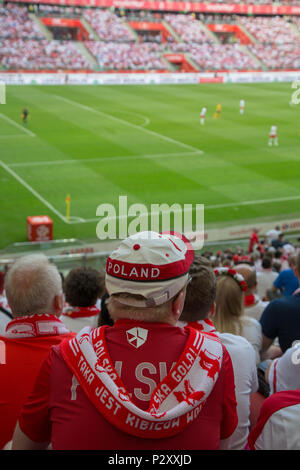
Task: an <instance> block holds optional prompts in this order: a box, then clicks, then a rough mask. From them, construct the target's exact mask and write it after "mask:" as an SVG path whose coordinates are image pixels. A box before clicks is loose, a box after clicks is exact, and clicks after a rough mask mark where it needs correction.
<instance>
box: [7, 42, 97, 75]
mask: <svg viewBox="0 0 300 470" xmlns="http://www.w3.org/2000/svg"><path fill="white" fill-rule="evenodd" d="M0 64H2V65H3V66H4V67H5V68H8V69H25V70H37V69H40V70H43V69H44V70H62V69H72V70H85V69H91V68H92V65H91V64H90V62H89V61H88V60H87V59H86V58H85V57H83V55H81V53H80V51H79V49H78V48H77V46H76V45H75V44H74V43H73V42H70V41H54V40H52V41H48V40H46V39H43V40H39V41H35V40H30V39H29V40H23V39H2V40H1V39H0Z"/></svg>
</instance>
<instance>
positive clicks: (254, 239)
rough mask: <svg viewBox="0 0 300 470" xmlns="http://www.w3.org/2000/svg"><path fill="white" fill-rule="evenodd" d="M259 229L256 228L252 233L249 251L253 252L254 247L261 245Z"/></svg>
mask: <svg viewBox="0 0 300 470" xmlns="http://www.w3.org/2000/svg"><path fill="white" fill-rule="evenodd" d="M257 234H258V230H257V229H256V228H254V229H253V232H252V235H251V237H250V240H249V247H248V251H249V253H253V251H254V249H255V248H256V247H257V246H258V245H259V239H258V235H257Z"/></svg>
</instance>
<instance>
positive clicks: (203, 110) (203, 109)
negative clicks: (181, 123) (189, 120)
mask: <svg viewBox="0 0 300 470" xmlns="http://www.w3.org/2000/svg"><path fill="white" fill-rule="evenodd" d="M205 114H206V108H202V111H201V114H200V116H201V117H204V116H205Z"/></svg>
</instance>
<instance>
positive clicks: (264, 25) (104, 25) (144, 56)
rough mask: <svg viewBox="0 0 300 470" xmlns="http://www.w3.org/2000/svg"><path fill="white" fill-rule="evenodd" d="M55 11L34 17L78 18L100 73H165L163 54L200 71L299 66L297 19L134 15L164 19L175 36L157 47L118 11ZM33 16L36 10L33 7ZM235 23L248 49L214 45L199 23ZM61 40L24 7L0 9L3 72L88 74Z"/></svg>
mask: <svg viewBox="0 0 300 470" xmlns="http://www.w3.org/2000/svg"><path fill="white" fill-rule="evenodd" d="M59 9H60V7H58V6H45V7H43V6H40V7H39V9H38V12H37V13H38V14H43V12H44V13H45V14H46V13H47V14H53V15H57V14H58V12H59V13H60V14H61V15H69V16H70V15H71V16H74V15H75V16H76V15H78V16H80V15H81V16H83V17H84V18H85V20H86V21H87V22H88V23H89V24H90V26H91V28H92V29H93V30H94V31H95V33H96V35H97V36H98V38H99V40H98V38H97V40H95V39H96V36H94V35H93V34H92V33H91V34H90V40H89V41H86V42H85V46H86V47H87V49H88V51H89V52H90V53H91V54H92V56H94V58H95V59H96V61H97V62H98V66H99V68H100V69H101V70H116V71H118V70H147V71H149V70H156V71H161V70H167V69H168V64H167V62H166V61H165V60H164V59H163V54H165V53H169V52H170V53H173V52H178V53H183V54H188V58H191V59H192V60H193V61H194V64H195V65H196V67H197V68H198V69H199V70H201V71H217V70H224V71H234V70H258V69H261V68H262V66H263V67H266V68H268V69H271V70H274V69H276V70H278V69H299V67H300V58H299V57H300V53H299V51H300V49H299V48H300V33H299V32H297V28H298V29H299V20H297V19H296V18H293V19H292V20H291V19H287V18H283V17H277V16H275V17H262V16H255V17H249V16H238V17H237V16H236V15H204V14H200V15H198V16H196V15H194V14H162V13H160V14H153V13H151V12H150V13H149V14H148V13H147V14H145V15H144V14H143V15H142V14H141V13H143V12H137V13H135V15H138V17H140V18H141V19H143V18H144V19H145V18H148V19H151V20H153V19H155V20H160V21H162V20H164V21H165V22H166V23H167V24H169V25H170V26H171V27H172V29H173V31H174V32H175V33H176V37H173V36H171V35H169V36H168V37H167V40H166V42H165V43H162V35H161V34H160V33H153V32H149V33H147V32H145V33H144V34H143V35H140V36H138V35H135V34H134V32H133V31H132V30H131V29H130V27H129V26H127V25H126V18H127V17H126V14H125V13H124V11H123V15H121V11H119V10H118V11H112V10H109V9H95V8H93V9H90V8H89V9H80V8H77V7H63V8H62V10H61V11H59ZM33 11H36V10H35V9H34V8H33ZM149 15H150V16H149ZM158 17H159V18H158ZM235 21H238V22H239V23H240V24H241V25H242V26H243V27H244V28H245V31H246V32H247V31H248V32H249V33H251V34H252V35H253V37H254V38H255V39H256V40H257V43H252V44H249V45H248V46H247V47H248V49H247V47H246V46H240V45H239V43H238V41H237V42H235V43H233V44H232V43H228V44H218V43H217V41H215V40H214V38H213V33H211V34H210V33H209V32H208V30H207V29H206V28H205V26H204V24H203V23H210V22H235ZM67 37H68V36H66V37H63V38H62V39H64V40H60V41H48V40H47V39H46V38H45V37H44V34H43V32H42V31H41V30H40V29H39V27H38V26H37V24H36V22H34V21H33V20H32V19H31V18H30V16H29V13H28V10H27V8H26V7H19V6H15V5H13V4H7V5H5V6H4V7H0V64H1V66H2V67H4V68H8V69H12V70H13V69H27V70H34V69H40V70H45V69H48V70H54V69H67V70H83V69H86V70H93V69H94V63H92V61H90V60H89V59H88V55H86V56H83V55H82V52H81V50H80V49H79V47H77V46H76V42H74V41H69V40H66V39H67ZM178 38H179V41H178ZM224 42H225V41H224ZM255 58H257V59H258V60H255Z"/></svg>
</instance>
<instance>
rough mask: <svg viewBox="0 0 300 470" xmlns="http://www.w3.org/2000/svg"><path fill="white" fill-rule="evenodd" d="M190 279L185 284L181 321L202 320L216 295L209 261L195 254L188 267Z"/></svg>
mask: <svg viewBox="0 0 300 470" xmlns="http://www.w3.org/2000/svg"><path fill="white" fill-rule="evenodd" d="M190 276H191V280H190V282H189V284H188V286H187V290H186V296H185V303H184V307H183V311H182V314H181V316H180V320H181V321H186V322H195V321H199V320H204V319H205V318H207V317H208V316H209V313H210V311H211V309H212V307H213V305H214V301H215V297H216V289H217V282H216V276H215V274H214V271H213V269H212V267H211V266H210V263H209V261H208V260H207V259H206V258H204V257H203V256H200V255H197V256H195V259H194V261H193V263H192V264H191V267H190Z"/></svg>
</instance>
